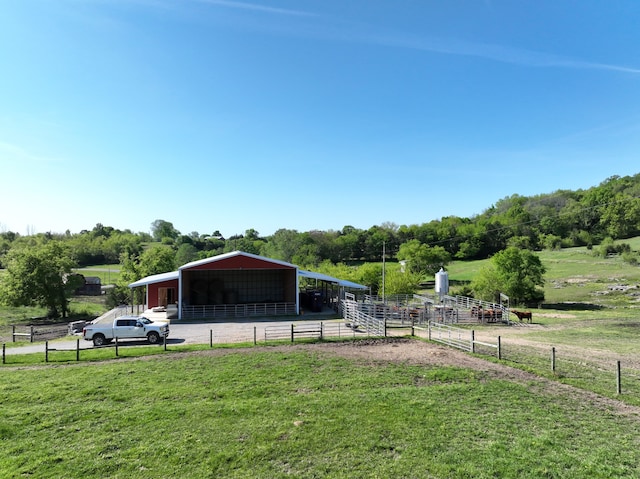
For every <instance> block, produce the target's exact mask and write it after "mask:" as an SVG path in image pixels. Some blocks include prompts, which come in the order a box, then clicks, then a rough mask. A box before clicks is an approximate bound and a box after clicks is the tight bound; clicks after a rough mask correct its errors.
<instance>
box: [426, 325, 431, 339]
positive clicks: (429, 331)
mask: <svg viewBox="0 0 640 479" xmlns="http://www.w3.org/2000/svg"><path fill="white" fill-rule="evenodd" d="M427 331H428V333H429V336H428V337H429V341H431V321H427Z"/></svg>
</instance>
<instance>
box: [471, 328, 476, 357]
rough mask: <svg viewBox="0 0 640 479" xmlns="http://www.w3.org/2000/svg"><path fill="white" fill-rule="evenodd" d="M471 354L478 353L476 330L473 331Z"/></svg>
mask: <svg viewBox="0 0 640 479" xmlns="http://www.w3.org/2000/svg"><path fill="white" fill-rule="evenodd" d="M471 352H472V353H475V352H476V332H475V330H473V329H472V330H471Z"/></svg>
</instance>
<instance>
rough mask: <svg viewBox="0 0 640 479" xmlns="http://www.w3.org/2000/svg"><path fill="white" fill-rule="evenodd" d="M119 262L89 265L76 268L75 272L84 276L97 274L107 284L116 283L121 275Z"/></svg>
mask: <svg viewBox="0 0 640 479" xmlns="http://www.w3.org/2000/svg"><path fill="white" fill-rule="evenodd" d="M121 267H122V266H121V265H119V264H100V265H95V266H87V267H86V268H78V269H75V270H74V272H76V273H80V274H82V275H84V276H96V277H98V278H100V282H101V283H102V284H103V285H105V284H115V282H116V281H117V280H118V278H119V277H120V268H121Z"/></svg>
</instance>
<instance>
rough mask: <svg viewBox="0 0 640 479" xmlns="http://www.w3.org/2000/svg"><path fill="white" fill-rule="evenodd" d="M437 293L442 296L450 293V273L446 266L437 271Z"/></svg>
mask: <svg viewBox="0 0 640 479" xmlns="http://www.w3.org/2000/svg"><path fill="white" fill-rule="evenodd" d="M436 293H437V294H438V295H439V296H440V298H442V297H443V296H444V295H445V294H447V293H449V273H447V272H446V271H445V270H444V268H440V271H438V272H437V273H436Z"/></svg>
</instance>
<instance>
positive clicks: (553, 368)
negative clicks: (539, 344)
mask: <svg viewBox="0 0 640 479" xmlns="http://www.w3.org/2000/svg"><path fill="white" fill-rule="evenodd" d="M551 371H553V372H554V373H555V372H556V348H555V346H552V347H551Z"/></svg>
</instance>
